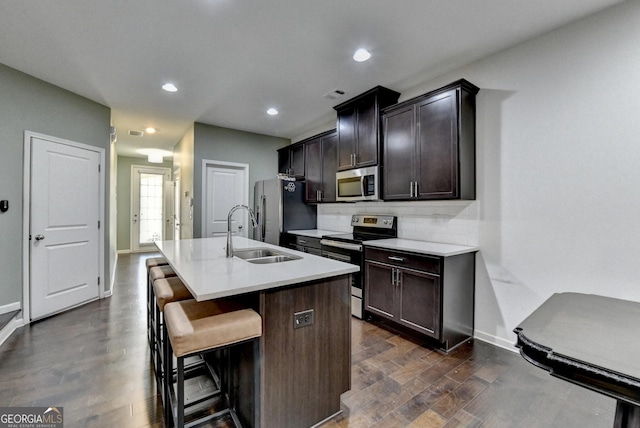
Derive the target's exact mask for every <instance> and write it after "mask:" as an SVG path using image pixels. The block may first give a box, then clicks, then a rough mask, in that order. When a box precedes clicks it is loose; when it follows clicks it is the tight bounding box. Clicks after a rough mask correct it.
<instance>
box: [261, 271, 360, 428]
mask: <svg viewBox="0 0 640 428" xmlns="http://www.w3.org/2000/svg"><path fill="white" fill-rule="evenodd" d="M350 284H351V281H350V275H341V276H338V277H333V278H326V279H322V280H318V281H312V282H307V283H303V284H300V285H296V286H293V287H287V288H283V289H278V290H273V291H264V292H261V299H260V313H261V315H262V318H263V327H264V330H263V336H262V340H261V352H262V370H261V388H260V390H261V392H260V401H261V406H260V408H261V415H260V417H261V420H262V423H261V426H262V427H309V426H312V425H315V424H316V423H318V422H320V421H322V420H324V419H326V418H328V417H330V416H331V415H333V414H335V413H337V412H339V411H340V395H341V394H342V393H344V392H346V391H348V390H349V389H350V388H351V299H350ZM309 309H313V311H314V313H313V317H314V321H313V324H312V325H309V326H306V327H301V328H297V329H294V313H296V312H301V311H306V310H309Z"/></svg>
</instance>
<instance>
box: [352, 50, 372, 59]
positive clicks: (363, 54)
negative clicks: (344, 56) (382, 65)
mask: <svg viewBox="0 0 640 428" xmlns="http://www.w3.org/2000/svg"><path fill="white" fill-rule="evenodd" d="M369 58H371V53H369V51H368V50H366V49H358V50H357V51H356V52H355V53H354V54H353V60H354V61H357V62H363V61H366V60H368V59H369Z"/></svg>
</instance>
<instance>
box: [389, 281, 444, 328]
mask: <svg viewBox="0 0 640 428" xmlns="http://www.w3.org/2000/svg"><path fill="white" fill-rule="evenodd" d="M399 277H400V278H399V282H400V285H399V287H398V289H399V302H398V320H397V321H399V322H400V323H401V324H403V325H406V326H407V327H410V328H412V329H414V330H417V331H419V332H421V333H425V334H427V335H429V336H431V337H434V338H436V339H440V318H441V317H440V315H441V313H440V277H439V276H438V275H432V274H430V273H426V272H420V271H416V270H412V269H402V268H400V269H399Z"/></svg>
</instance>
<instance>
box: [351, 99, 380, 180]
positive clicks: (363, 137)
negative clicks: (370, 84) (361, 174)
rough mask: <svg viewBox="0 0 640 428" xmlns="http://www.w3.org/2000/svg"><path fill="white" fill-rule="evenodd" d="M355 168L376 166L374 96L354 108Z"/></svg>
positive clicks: (376, 140)
mask: <svg viewBox="0 0 640 428" xmlns="http://www.w3.org/2000/svg"><path fill="white" fill-rule="evenodd" d="M356 116H357V118H356V119H357V120H356V122H357V128H356V129H357V133H356V152H355V154H356V159H355V161H356V166H357V167H358V168H360V167H365V166H371V165H377V164H378V121H379V120H380V118H379V114H378V105H377V102H376V97H375V96H370V97H366V98H365V99H363V100H362V101H360V102H359V103H358V104H357V106H356Z"/></svg>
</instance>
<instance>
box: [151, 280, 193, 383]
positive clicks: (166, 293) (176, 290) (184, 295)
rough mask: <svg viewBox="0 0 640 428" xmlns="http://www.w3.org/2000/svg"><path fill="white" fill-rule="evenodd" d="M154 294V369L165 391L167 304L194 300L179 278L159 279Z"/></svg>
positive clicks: (155, 282) (154, 283) (158, 381)
mask: <svg viewBox="0 0 640 428" xmlns="http://www.w3.org/2000/svg"><path fill="white" fill-rule="evenodd" d="M153 294H154V295H155V298H156V301H155V303H154V306H155V314H154V318H153V320H154V321H153V325H154V333H153V334H154V336H155V337H156V341H155V344H156V346H155V349H154V350H153V351H152V352H153V353H154V359H153V362H154V369H155V374H156V383H157V385H158V391H163V382H164V374H163V370H162V368H163V364H162V356H163V353H162V352H163V340H162V325H163V312H164V307H165V305H166V304H167V303H171V302H178V301H180V300H187V299H193V296H192V295H191V293H190V292H189V290H188V289H187V287H185V285H184V283H183V282H182V281H181V280H180V278H178V277H177V276H172V277H168V278H158V279H156V280H155V281H154V282H153Z"/></svg>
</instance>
